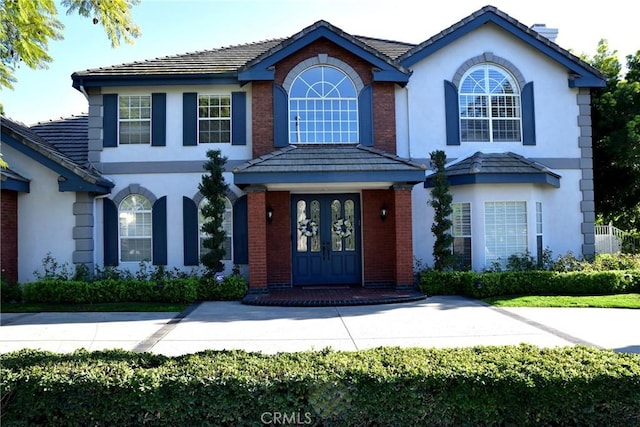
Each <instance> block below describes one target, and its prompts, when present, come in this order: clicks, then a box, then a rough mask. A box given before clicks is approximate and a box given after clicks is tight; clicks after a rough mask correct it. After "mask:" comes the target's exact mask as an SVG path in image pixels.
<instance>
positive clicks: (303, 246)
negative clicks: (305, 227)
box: [296, 200, 307, 252]
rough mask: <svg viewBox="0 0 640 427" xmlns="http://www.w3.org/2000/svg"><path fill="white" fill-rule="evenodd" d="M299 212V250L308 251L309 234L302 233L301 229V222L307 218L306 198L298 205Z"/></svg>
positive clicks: (297, 210)
mask: <svg viewBox="0 0 640 427" xmlns="http://www.w3.org/2000/svg"><path fill="white" fill-rule="evenodd" d="M296 212H297V215H296V217H297V224H298V227H297V232H298V244H297V250H298V252H307V236H305V235H304V234H303V233H302V230H300V224H301V223H302V222H303V221H304V220H305V219H307V203H306V202H305V201H304V200H300V201H299V202H298V204H297V206H296Z"/></svg>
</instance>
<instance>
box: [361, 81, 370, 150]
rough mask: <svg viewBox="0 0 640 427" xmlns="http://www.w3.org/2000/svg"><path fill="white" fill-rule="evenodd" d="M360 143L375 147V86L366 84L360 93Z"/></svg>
mask: <svg viewBox="0 0 640 427" xmlns="http://www.w3.org/2000/svg"><path fill="white" fill-rule="evenodd" d="M358 122H359V126H360V129H359V130H360V144H362V145H365V146H367V147H373V88H372V87H371V86H365V87H364V88H363V89H362V91H361V92H360V95H358Z"/></svg>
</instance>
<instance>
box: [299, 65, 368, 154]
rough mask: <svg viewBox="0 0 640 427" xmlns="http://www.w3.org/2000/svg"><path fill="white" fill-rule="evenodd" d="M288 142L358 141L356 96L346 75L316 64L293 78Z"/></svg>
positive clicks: (354, 89) (330, 67)
mask: <svg viewBox="0 0 640 427" xmlns="http://www.w3.org/2000/svg"><path fill="white" fill-rule="evenodd" d="M289 141H290V142H291V143H292V144H295V143H311V144H322V143H357V142H358V99H357V93H356V88H355V85H354V83H353V81H352V80H351V79H350V78H349V76H348V75H347V74H345V73H344V72H343V71H341V70H339V69H338V68H335V67H332V66H328V65H318V66H313V67H310V68H307V69H306V70H304V71H303V72H302V73H300V74H299V75H298V76H297V77H296V78H295V80H294V81H293V83H292V84H291V89H290V91H289Z"/></svg>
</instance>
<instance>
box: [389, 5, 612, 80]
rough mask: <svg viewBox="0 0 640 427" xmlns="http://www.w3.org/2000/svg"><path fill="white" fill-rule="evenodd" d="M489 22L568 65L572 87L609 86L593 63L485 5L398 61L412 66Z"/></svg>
mask: <svg viewBox="0 0 640 427" xmlns="http://www.w3.org/2000/svg"><path fill="white" fill-rule="evenodd" d="M487 23H492V24H494V25H496V26H498V27H500V28H501V29H503V30H505V31H506V32H507V33H509V34H511V35H512V36H514V37H516V38H518V39H519V40H521V41H522V42H524V43H526V44H528V45H529V46H531V47H533V48H534V49H537V50H538V51H540V52H541V53H542V54H544V55H546V56H548V57H549V58H551V59H552V60H554V61H556V62H558V63H560V64H561V65H563V66H565V67H566V68H567V69H568V70H569V86H570V87H603V86H604V85H605V77H604V76H603V75H602V74H601V73H600V72H599V71H598V70H596V69H595V68H593V67H592V66H591V65H589V64H587V63H586V62H584V61H582V60H581V59H580V58H578V57H577V56H575V55H573V54H572V53H570V52H569V51H567V50H565V49H563V48H561V47H560V46H558V45H557V44H555V43H554V42H552V41H551V40H549V39H548V38H546V37H544V36H542V35H541V34H539V33H538V32H536V31H534V30H533V29H531V28H529V27H527V26H526V25H524V24H522V23H521V22H519V21H518V20H516V19H514V18H512V17H511V16H509V15H507V14H506V13H504V12H502V11H500V10H499V9H497V8H496V7H494V6H485V7H483V8H482V9H480V10H478V11H476V12H474V13H472V14H471V15H469V16H467V17H466V18H464V19H462V20H460V21H458V22H457V23H455V24H453V25H452V26H450V27H449V28H447V29H445V30H443V31H441V32H440V33H438V34H437V35H435V36H433V37H431V38H430V39H428V40H426V41H424V42H422V43H420V44H419V45H417V46H415V47H414V48H412V49H410V50H409V51H407V52H405V53H404V54H403V55H402V56H400V57H399V58H398V61H399V62H400V63H401V64H402V65H403V66H404V67H407V68H409V67H411V66H412V65H414V64H416V63H417V62H419V61H421V60H423V59H424V58H426V57H428V56H429V55H431V54H433V53H434V52H437V51H438V50H440V49H442V48H445V47H446V46H447V45H449V44H450V43H452V42H453V41H455V40H458V39H459V38H461V37H463V36H465V35H467V34H469V33H471V32H472V31H474V30H476V29H477V28H479V27H481V26H482V25H485V24H487Z"/></svg>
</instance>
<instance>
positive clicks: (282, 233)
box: [249, 191, 292, 287]
mask: <svg viewBox="0 0 640 427" xmlns="http://www.w3.org/2000/svg"><path fill="white" fill-rule="evenodd" d="M266 203H267V206H270V207H272V208H273V221H272V222H271V224H267V248H268V249H267V266H268V272H269V274H268V277H267V283H268V284H269V286H270V287H282V286H291V242H292V236H291V195H290V193H289V192H288V191H268V192H267V193H266ZM265 209H266V208H265ZM249 215H251V213H250V214H249Z"/></svg>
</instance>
